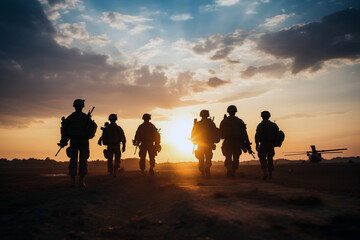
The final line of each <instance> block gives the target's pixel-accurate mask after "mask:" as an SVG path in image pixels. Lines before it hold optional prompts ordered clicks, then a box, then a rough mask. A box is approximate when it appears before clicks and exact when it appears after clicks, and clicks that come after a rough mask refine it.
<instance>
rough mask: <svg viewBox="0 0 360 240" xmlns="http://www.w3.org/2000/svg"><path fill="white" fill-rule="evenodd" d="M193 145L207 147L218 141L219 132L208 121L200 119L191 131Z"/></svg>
mask: <svg viewBox="0 0 360 240" xmlns="http://www.w3.org/2000/svg"><path fill="white" fill-rule="evenodd" d="M191 141H192V142H193V143H194V144H200V145H209V144H213V143H218V142H219V141H220V131H219V129H218V128H217V127H216V125H215V123H213V122H212V121H211V120H210V119H202V120H200V121H199V122H197V123H195V124H194V127H193V129H192V131H191Z"/></svg>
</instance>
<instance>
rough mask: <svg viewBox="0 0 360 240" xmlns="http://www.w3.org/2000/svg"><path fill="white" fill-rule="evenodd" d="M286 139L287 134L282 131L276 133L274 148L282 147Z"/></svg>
mask: <svg viewBox="0 0 360 240" xmlns="http://www.w3.org/2000/svg"><path fill="white" fill-rule="evenodd" d="M284 139H285V133H284V132H283V131H281V130H278V131H277V132H276V136H275V141H274V146H275V147H281V145H282V143H283V142H284Z"/></svg>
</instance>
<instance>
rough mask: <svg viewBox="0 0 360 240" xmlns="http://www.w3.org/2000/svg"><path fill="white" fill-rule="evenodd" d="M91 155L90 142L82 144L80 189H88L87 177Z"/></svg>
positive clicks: (85, 141) (84, 141) (82, 142)
mask: <svg viewBox="0 0 360 240" xmlns="http://www.w3.org/2000/svg"><path fill="white" fill-rule="evenodd" d="M89 155H90V150H89V140H82V141H81V142H80V158H79V159H80V160H79V176H80V179H79V187H86V185H85V176H86V174H87V160H88V158H89Z"/></svg>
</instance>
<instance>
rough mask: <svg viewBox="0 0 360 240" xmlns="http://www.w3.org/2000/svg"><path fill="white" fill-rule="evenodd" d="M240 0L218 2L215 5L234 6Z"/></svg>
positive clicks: (220, 0) (217, 0) (219, 0)
mask: <svg viewBox="0 0 360 240" xmlns="http://www.w3.org/2000/svg"><path fill="white" fill-rule="evenodd" d="M238 2H239V0H216V1H215V3H216V4H217V5H219V6H232V5H235V4H236V3H238Z"/></svg>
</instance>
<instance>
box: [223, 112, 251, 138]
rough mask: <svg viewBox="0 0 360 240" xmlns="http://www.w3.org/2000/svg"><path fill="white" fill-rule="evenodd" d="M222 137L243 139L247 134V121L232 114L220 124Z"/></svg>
mask: <svg viewBox="0 0 360 240" xmlns="http://www.w3.org/2000/svg"><path fill="white" fill-rule="evenodd" d="M220 132H221V138H223V139H238V140H241V139H243V138H244V137H245V136H243V135H245V133H244V132H246V126H245V123H244V122H243V121H242V120H241V119H240V118H238V117H235V116H230V117H227V118H225V119H224V120H222V122H221V124H220Z"/></svg>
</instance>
